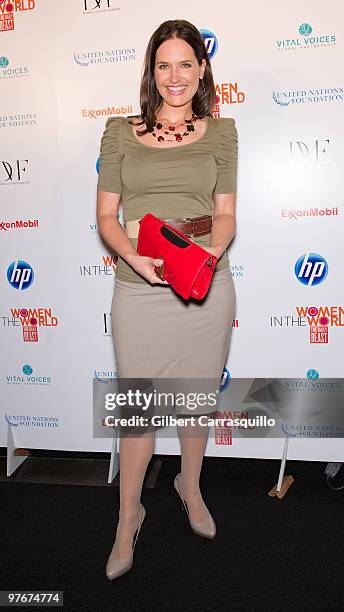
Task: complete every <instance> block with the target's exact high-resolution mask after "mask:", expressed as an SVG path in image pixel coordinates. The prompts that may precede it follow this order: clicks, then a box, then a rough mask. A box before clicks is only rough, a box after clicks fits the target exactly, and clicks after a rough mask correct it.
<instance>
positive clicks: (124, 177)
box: [98, 117, 237, 284]
mask: <svg viewBox="0 0 344 612" xmlns="http://www.w3.org/2000/svg"><path fill="white" fill-rule="evenodd" d="M139 138H140V137H139V136H135V134H134V132H133V125H131V124H130V123H129V119H128V118H125V117H110V118H109V119H108V120H107V122H106V127H105V131H104V134H103V136H102V139H101V147H100V170H99V178H98V190H101V191H108V192H111V193H119V194H121V203H122V207H123V219H124V221H131V220H133V219H140V218H141V217H143V216H144V215H145V214H146V213H148V212H149V213H152V214H153V215H155V216H156V217H159V218H160V219H169V218H173V217H178V218H182V219H184V218H186V217H198V216H200V215H211V214H212V210H213V201H212V197H213V194H215V193H233V192H235V191H236V185H237V181H236V176H237V130H236V127H235V121H234V119H229V118H224V117H222V118H220V119H215V118H213V117H206V129H205V132H204V134H203V135H202V136H201V137H200V138H198V140H196V141H193V142H190V143H187V141H186V140H187V139H186V138H185V139H184V140H185V141H186V142H185V144H184V143H183V144H180V145H176V146H174V147H164V148H159V147H158V146H155V147H154V146H150V145H146V144H144V143H143V142H140V140H139ZM209 238H210V233H209V234H207V235H206V236H197V237H195V238H193V239H192V240H193V241H194V242H196V243H197V244H199V245H201V246H202V245H206V246H208V245H209ZM130 241H131V243H132V244H133V245H134V246H135V248H137V238H130ZM226 267H228V255H227V252H226V251H225V252H224V254H223V255H222V256H221V257H220V258H219V260H218V262H217V264H216V268H215V272H216V271H218V270H223V269H224V268H226ZM116 276H117V277H118V279H120V280H123V281H129V282H137V283H147V284H148V281H146V280H145V279H144V278H143V277H142V276H141V275H139V274H137V273H136V272H135V271H134V270H133V268H132V267H131V266H129V265H128V264H127V262H126V261H125V260H124V259H122V258H121V257H119V258H118V265H117V269H116Z"/></svg>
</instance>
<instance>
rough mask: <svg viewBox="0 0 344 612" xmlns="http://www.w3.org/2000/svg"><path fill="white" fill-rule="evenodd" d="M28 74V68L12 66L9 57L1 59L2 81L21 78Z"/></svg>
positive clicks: (0, 71) (0, 77)
mask: <svg viewBox="0 0 344 612" xmlns="http://www.w3.org/2000/svg"><path fill="white" fill-rule="evenodd" d="M28 74H29V69H28V67H27V66H12V65H10V60H9V59H8V57H5V56H4V55H3V56H1V57H0V80H3V79H16V78H21V77H25V76H28Z"/></svg>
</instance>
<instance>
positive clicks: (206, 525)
mask: <svg viewBox="0 0 344 612" xmlns="http://www.w3.org/2000/svg"><path fill="white" fill-rule="evenodd" d="M179 478H180V474H177V476H176V477H175V479H174V483H173V486H174V488H175V490H176V491H177V493H178V495H179V497H180V499H181V500H182V502H183V506H184V508H185V510H186V513H187V515H188V518H189V521H190V526H191V529H192V530H193V531H194V532H195V533H197V535H200V536H202V537H203V538H209V539H211V540H212V539H213V538H215V535H216V525H215V521H214V519H213V517H212V516H211V514H210V512H209V510H208V514H209V516H208V519H207V520H205V521H200V522H195V521H192V520H191V518H190V514H189V510H188V507H187V505H186V501H185V499H184V498H183V497H182V494H181V492H180V488H179Z"/></svg>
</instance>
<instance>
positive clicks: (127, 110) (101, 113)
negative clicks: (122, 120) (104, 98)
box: [81, 104, 133, 119]
mask: <svg viewBox="0 0 344 612" xmlns="http://www.w3.org/2000/svg"><path fill="white" fill-rule="evenodd" d="M131 113H133V107H132V105H131V104H128V106H106V107H103V108H83V109H82V111H81V115H82V117H83V118H84V119H98V117H108V116H110V117H111V116H112V115H121V116H126V115H129V114H131Z"/></svg>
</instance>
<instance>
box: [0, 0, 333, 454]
mask: <svg viewBox="0 0 344 612" xmlns="http://www.w3.org/2000/svg"><path fill="white" fill-rule="evenodd" d="M9 4H10V3H8V2H0V42H1V45H0V88H1V89H0V91H1V95H0V105H1V107H0V138H1V141H0V142H1V163H0V197H1V208H0V211H1V219H0V221H1V230H0V244H1V264H0V265H1V270H0V287H1V303H0V317H1V319H0V325H1V328H0V333H1V348H2V350H1V363H0V368H1V397H2V402H1V413H0V417H1V426H0V445H5V444H6V431H7V423H8V422H10V423H12V430H13V434H14V437H15V442H16V445H17V446H26V447H29V448H54V449H71V450H84V451H107V450H110V445H111V441H110V440H109V439H106V440H104V439H94V438H93V436H92V382H93V378H94V376H100V377H104V376H109V377H111V375H113V373H114V372H115V371H116V364H115V361H114V354H113V343H112V337H111V335H110V329H111V321H110V314H109V313H110V304H111V297H112V292H113V284H114V278H115V265H114V264H113V262H112V261H111V254H110V253H109V252H108V251H107V249H106V247H105V245H104V244H103V243H102V241H101V239H100V237H99V234H98V232H97V227H96V218H95V200H96V183H97V169H96V163H97V158H98V155H99V146H100V138H101V135H102V132H103V129H104V125H105V121H106V118H107V117H108V116H110V115H113V114H121V115H124V116H125V115H128V114H129V115H130V114H137V113H138V112H139V104H138V102H139V99H138V94H139V82H140V75H141V69H142V62H143V56H144V52H145V48H146V45H147V42H148V39H149V37H150V35H151V34H152V32H153V31H154V30H155V29H156V27H157V26H158V25H159V24H160V23H161V22H162V21H164V20H166V19H174V18H183V19H187V20H189V21H192V22H193V23H195V25H196V26H197V27H198V28H199V29H204V30H209V31H210V35H209V38H210V39H211V40H210V42H211V43H213V42H214V40H215V39H216V41H217V44H218V48H217V51H216V53H215V55H214V56H213V57H212V59H211V61H212V67H213V72H214V77H215V82H216V83H217V91H218V94H219V101H218V102H219V104H218V107H217V109H216V112H218V113H219V115H220V116H223V117H234V118H235V120H236V125H237V129H238V135H239V175H238V200H237V202H238V204H237V206H238V231H237V235H236V238H235V240H234V242H233V243H232V245H231V248H230V251H229V255H230V262H231V266H232V272H233V277H234V282H235V286H236V292H237V313H236V321H235V323H234V325H235V327H234V329H233V336H232V345H231V352H230V356H229V359H228V363H227V368H228V370H229V371H230V374H231V376H232V377H252V378H255V377H265V376H266V377H291V378H292V377H296V378H300V377H306V376H307V372H308V373H309V374H308V375H309V376H310V377H313V376H318V375H319V377H320V379H321V378H322V377H340V376H342V375H343V366H342V359H341V356H342V351H340V348H341V346H342V344H341V341H342V333H343V325H344V316H343V301H342V300H341V294H342V282H343V273H342V261H343V255H344V253H343V250H344V249H343V240H342V234H343V191H342V183H343V181H342V175H343V171H342V160H343V153H344V146H343V142H344V138H343V137H344V134H343V130H344V122H343V104H344V101H343V100H344V95H343V87H344V77H343V74H342V57H343V39H344V26H343V8H342V4H341V3H340V2H339V0H336V1H334V2H332V3H331V10H328V9H327V6H326V4H323V3H320V2H317V3H314V2H311V1H308V0H307V1H303V2H300V1H299V0H292V1H291V2H288V3H287V4H285V5H280V4H279V5H276V3H275V2H273V1H272V0H267V2H265V3H264V6H263V8H262V5H261V3H258V2H253V1H252V2H249V1H247V0H243V2H242V3H241V4H240V5H239V4H235V3H234V4H228V3H226V2H224V1H221V2H218V3H216V4H215V5H213V7H212V8H211V9H210V8H209V9H205V8H204V7H203V6H201V5H200V3H199V2H196V1H195V0H190V1H189V2H188V3H187V5H185V3H184V2H181V1H180V0H176V1H175V3H174V6H173V10H167V9H166V8H165V6H164V4H163V3H161V2H157V1H156V0H154V1H151V2H150V3H149V5H147V3H136V4H135V5H133V3H124V2H121V1H118V2H117V0H45V1H44V2H43V1H39V0H21V1H20V2H16V7H15V9H14V12H13V19H12V17H11V13H10V10H11V6H9ZM7 27H13V29H8V30H6V29H5V28H7ZM213 48H214V47H213ZM17 221H18V222H19V227H16V222H17ZM21 221H22V222H24V223H23V225H22V226H20V223H21ZM17 225H18V224H17ZM306 253H315V254H317V256H318V255H320V256H321V257H322V258H323V259H324V260H325V262H326V265H327V267H328V274H327V276H326V278H324V280H323V281H322V282H320V283H319V284H317V285H315V284H313V285H310V284H308V285H307V284H304V283H302V282H300V280H299V279H298V278H297V277H296V274H295V272H294V266H295V263H296V261H297V260H298V259H299V258H300V257H301V256H303V255H304V254H306ZM18 260H21V261H24V262H26V263H24V264H22V267H23V268H24V269H25V268H28V270H29V272H27V278H29V282H27V283H26V285H27V286H26V288H21V289H20V288H16V287H15V276H13V275H12V276H11V270H10V272H9V277H10V280H8V277H7V274H8V269H9V267H10V265H11V263H12V262H17V261H18ZM26 264H29V266H27V265H26ZM20 265H21V264H19V266H20ZM24 274H25V272H22V273H21V274H20V273H19V272H18V273H17V278H18V279H21V280H25V277H24V276H23V275H24ZM33 275H34V276H33ZM32 278H33V281H32V283H31V284H30V285H29V283H30V280H32ZM10 281H11V282H10ZM24 286H25V283H24ZM300 307H304V308H305V309H306V310H304V311H303V315H302V316H298V314H300V311H299V312H298V310H297V309H298V308H300ZM310 307H313V308H314V307H315V310H313V311H312V310H311V311H310V313H307V308H310ZM320 307H323V308H326V307H327V308H328V309H329V310H328V311H325V313H321V311H320V313H319V312H318V314H316V313H317V309H319V308H320ZM39 308H40V309H42V310H40V311H38V310H37V309H39ZM25 309H27V311H28V312H27V313H26V312H25ZM30 309H31V311H32V312H31V313H30V312H29V310H30ZM331 309H332V310H331ZM312 313H313V314H314V313H315V314H316V318H317V317H318V316H319V314H320V315H321V314H325V315H326V316H327V318H328V321H327V322H326V321H325V323H324V322H323V321H322V320H320V321H318V325H321V323H324V325H323V327H325V328H326V329H325V330H324V329H323V330H321V329H320V330H319V329H318V330H317V332H319V335H318V336H317V339H318V340H319V341H318V342H316V343H311V342H310V327H309V321H308V318H307V315H308V316H309V315H310V314H312ZM32 318H33V319H36V321H35V320H34V321H32V320H31V321H30V319H32ZM36 323H38V324H36ZM30 324H31V328H30ZM229 324H231V322H229ZM315 324H317V323H315ZM326 335H328V336H327V342H324V341H321V342H320V340H324V338H325V339H326ZM24 336H25V338H24ZM312 370H313V372H311V373H310V371H312ZM314 371H315V374H314ZM234 409H235V408H234ZM232 442H233V443H232V444H217V443H216V442H215V440H214V439H212V438H211V439H210V440H209V443H208V446H207V451H206V453H207V454H209V455H220V456H245V457H271V458H272V457H279V456H280V455H281V449H282V444H283V441H282V440H281V439H280V440H242V439H237V438H234V439H233V441H232ZM342 446H343V445H342V441H341V440H340V439H333V440H331V439H325V440H306V439H296V440H291V444H290V452H289V456H290V457H293V458H300V459H318V460H333V461H335V460H342V459H343V454H342ZM156 452H162V453H170V454H174V453H178V452H179V445H178V441H177V440H175V439H170V440H166V439H160V440H159V439H158V440H157V446H156Z"/></svg>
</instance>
